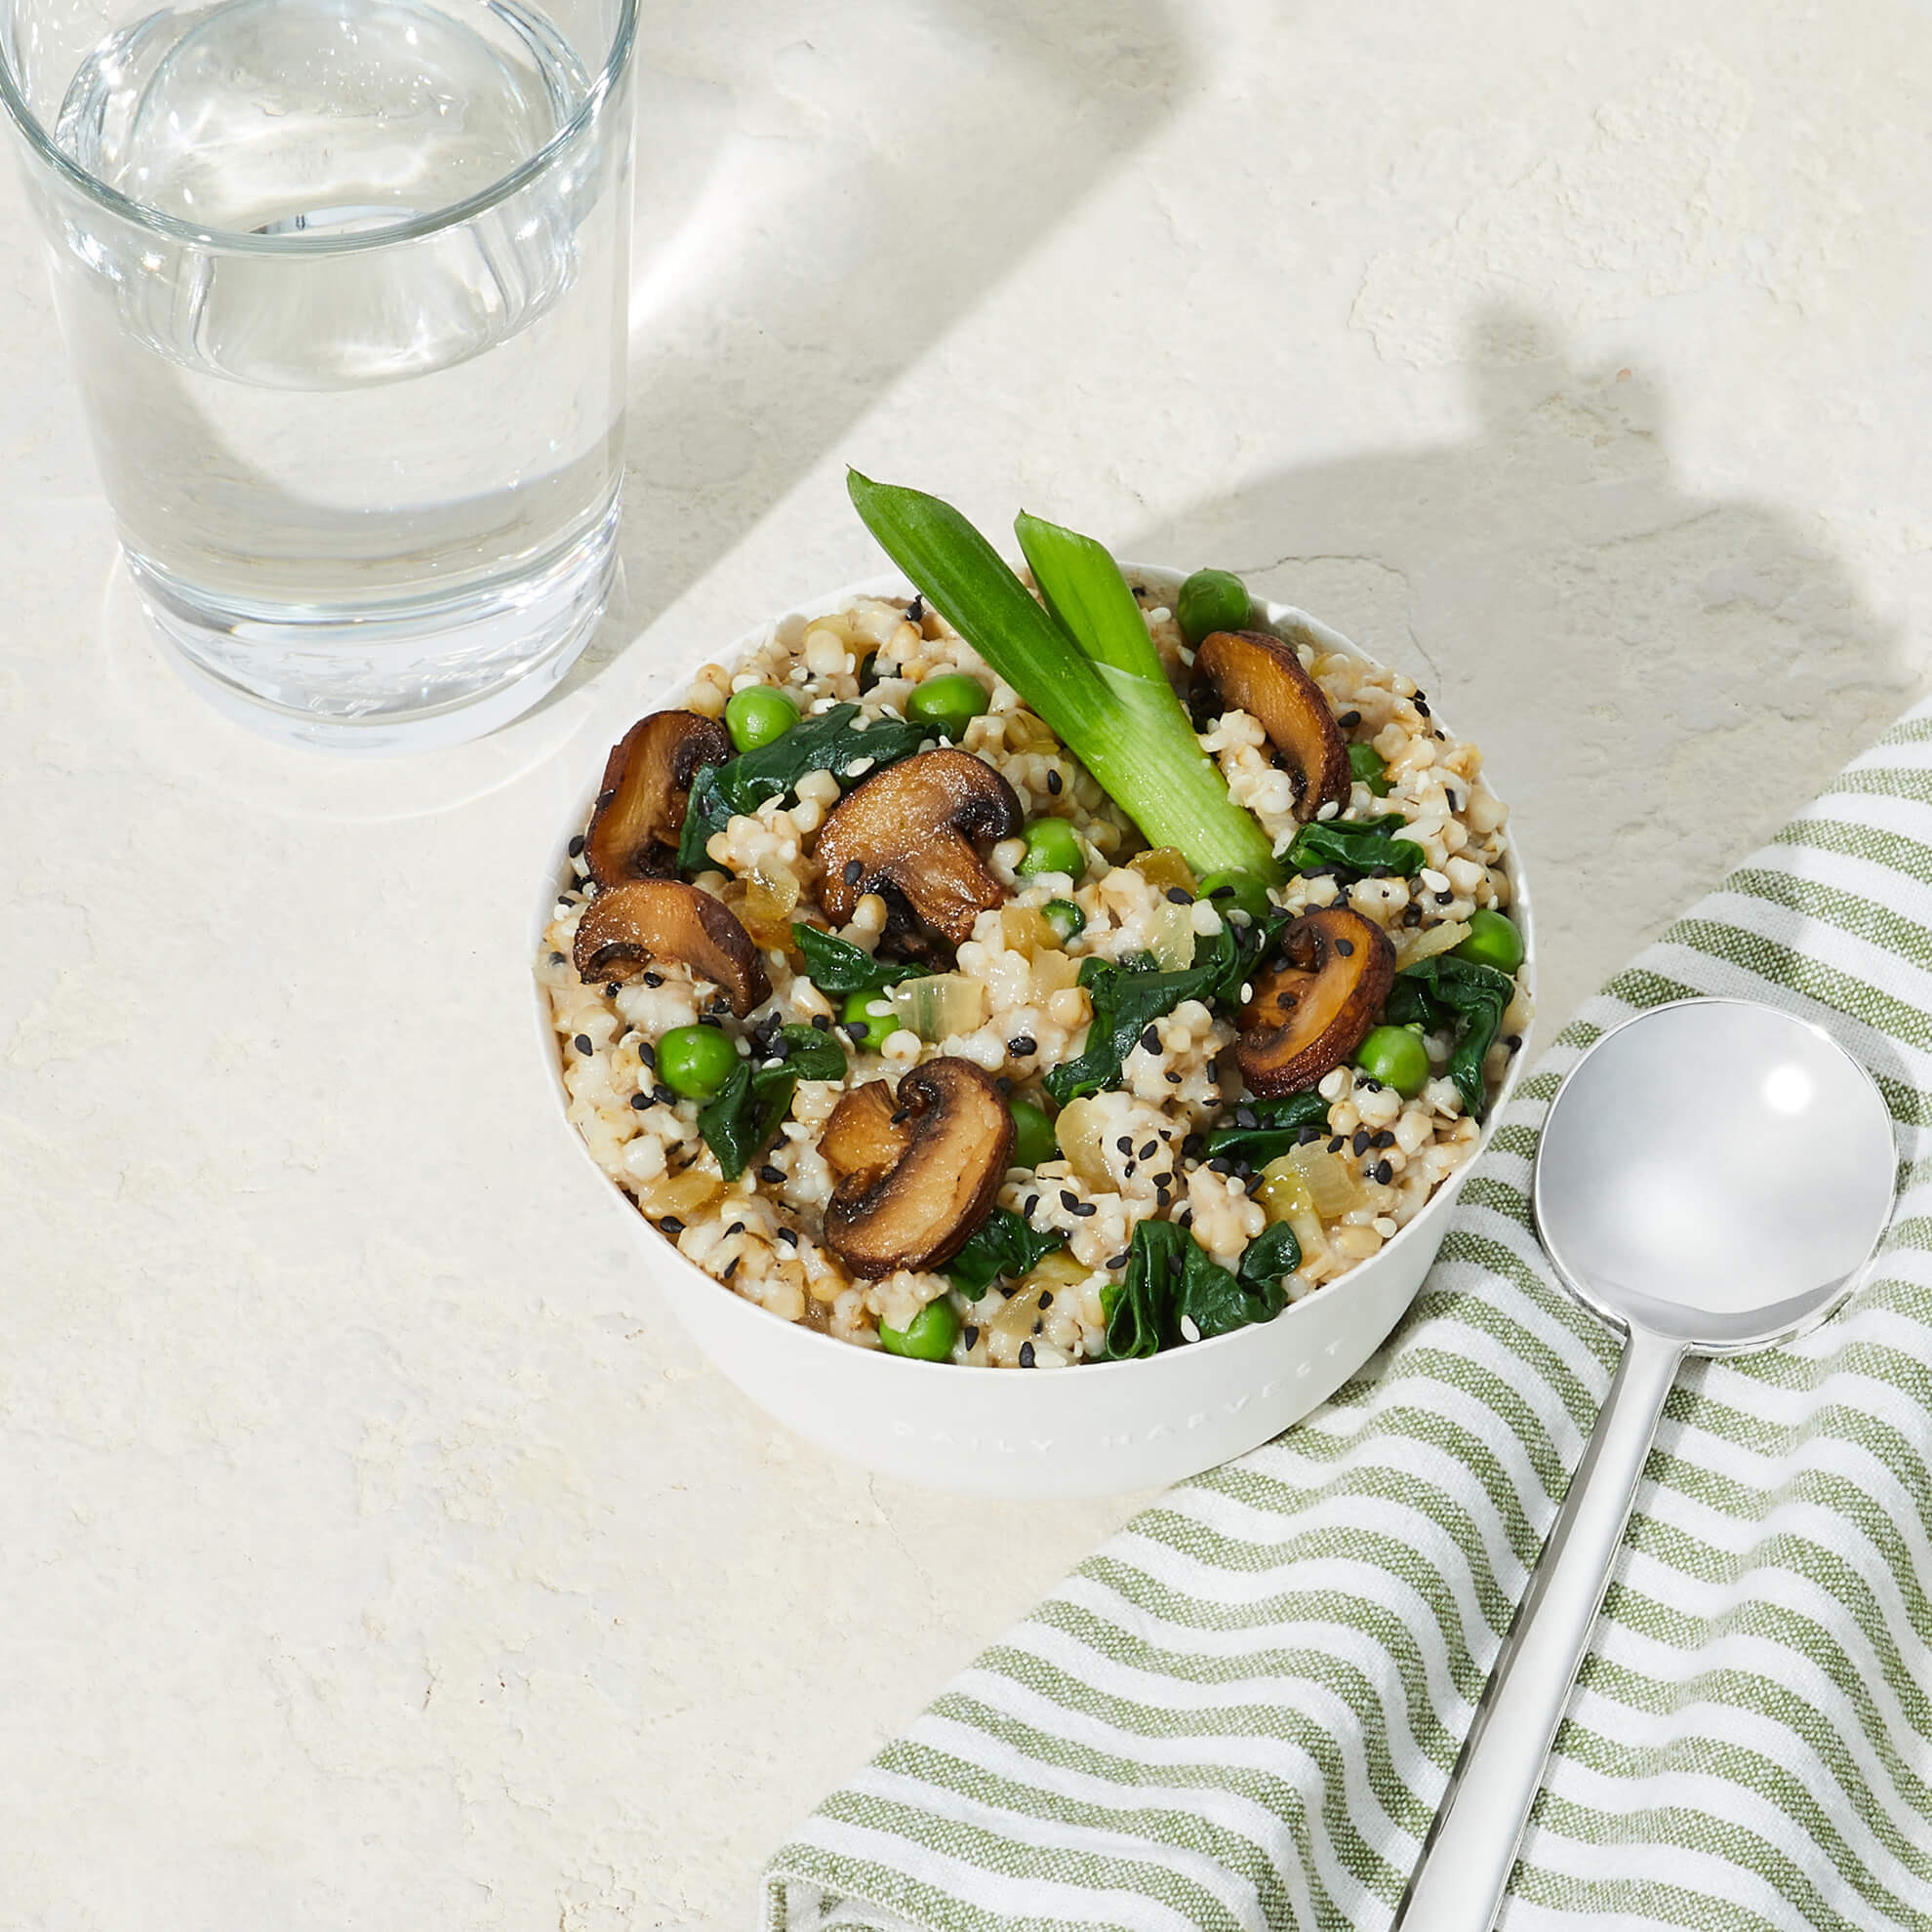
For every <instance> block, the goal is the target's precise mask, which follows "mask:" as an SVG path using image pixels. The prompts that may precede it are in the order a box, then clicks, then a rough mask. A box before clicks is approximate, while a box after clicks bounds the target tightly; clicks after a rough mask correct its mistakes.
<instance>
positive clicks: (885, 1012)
mask: <svg viewBox="0 0 1932 1932" xmlns="http://www.w3.org/2000/svg"><path fill="white" fill-rule="evenodd" d="M838 1017H839V1022H840V1025H841V1026H842V1027H843V1029H844V1032H845V1036H846V1038H847V1039H849V1040H852V1044H853V1045H854V1046H858V1047H864V1048H865V1051H866V1052H867V1053H877V1052H879V1050H880V1049H881V1048H882V1047H884V1045H885V1043H886V1038H887V1036H888V1035H889V1034H891V1033H896V1032H897V1031H898V1030H899V1010H898V1009H897V1008H896V1007H895V1006H894V1005H893V1003H892V1001H891V1000H889V999H888V998H887V997H886V996H885V994H884V993H881V992H856V993H847V994H846V995H845V1004H844V1005H843V1006H842V1007H841V1008H840V1009H839V1015H838ZM854 1026H863V1027H865V1037H864V1038H863V1039H854V1038H853V1034H852V1029H853V1027H854Z"/></svg>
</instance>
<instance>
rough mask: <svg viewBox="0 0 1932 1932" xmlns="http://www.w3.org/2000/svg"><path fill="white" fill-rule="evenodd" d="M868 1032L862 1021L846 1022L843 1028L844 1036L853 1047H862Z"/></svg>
mask: <svg viewBox="0 0 1932 1932" xmlns="http://www.w3.org/2000/svg"><path fill="white" fill-rule="evenodd" d="M869 1030H870V1029H869V1027H868V1026H867V1025H866V1023H865V1021H864V1020H848V1021H847V1022H846V1023H845V1026H844V1028H843V1031H844V1033H845V1036H846V1037H847V1038H848V1039H849V1040H850V1041H851V1042H852V1044H853V1045H854V1046H864V1045H865V1035H866V1033H867V1031H869Z"/></svg>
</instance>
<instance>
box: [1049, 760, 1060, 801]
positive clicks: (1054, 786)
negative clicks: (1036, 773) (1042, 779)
mask: <svg viewBox="0 0 1932 1932" xmlns="http://www.w3.org/2000/svg"><path fill="white" fill-rule="evenodd" d="M1062 782H1063V781H1062V779H1061V776H1060V774H1059V772H1057V771H1056V770H1055V769H1054V768H1053V767H1052V766H1051V765H1049V766H1048V767H1047V789H1048V791H1050V792H1051V793H1052V794H1053V795H1054V797H1056V798H1058V797H1059V796H1060V787H1061V785H1062Z"/></svg>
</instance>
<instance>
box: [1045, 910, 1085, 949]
mask: <svg viewBox="0 0 1932 1932" xmlns="http://www.w3.org/2000/svg"><path fill="white" fill-rule="evenodd" d="M1040 917H1041V918H1042V919H1044V920H1045V921H1046V922H1047V924H1048V925H1049V926H1051V927H1052V928H1053V930H1054V932H1055V933H1056V935H1058V937H1059V940H1060V943H1061V945H1062V946H1065V945H1066V944H1067V941H1068V940H1071V939H1078V938H1079V936H1080V935H1081V934H1082V933H1084V932H1085V931H1086V930H1087V915H1086V914H1085V913H1084V912H1082V911H1081V910H1080V908H1079V907H1078V906H1075V905H1074V904H1073V902H1072V901H1071V900H1070V899H1049V900H1048V901H1047V903H1046V904H1045V905H1044V906H1041V907H1040Z"/></svg>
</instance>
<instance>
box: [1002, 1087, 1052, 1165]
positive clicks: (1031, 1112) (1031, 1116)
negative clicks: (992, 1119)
mask: <svg viewBox="0 0 1932 1932" xmlns="http://www.w3.org/2000/svg"><path fill="white" fill-rule="evenodd" d="M1006 1110H1007V1111H1008V1112H1009V1113H1010V1114H1012V1116H1013V1158H1012V1160H1011V1161H1010V1162H1009V1163H1008V1164H1009V1165H1010V1166H1013V1167H1037V1166H1039V1164H1040V1163H1041V1162H1042V1161H1045V1160H1051V1159H1052V1158H1053V1157H1054V1155H1055V1154H1057V1153H1058V1152H1059V1151H1060V1143H1059V1142H1058V1141H1057V1140H1056V1139H1055V1138H1054V1132H1053V1122H1052V1121H1051V1120H1049V1119H1048V1118H1047V1116H1046V1109H1045V1108H1044V1107H1035V1106H1034V1105H1033V1103H1032V1102H1031V1101H1023V1100H1010V1101H1008V1102H1007V1103H1006Z"/></svg>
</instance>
